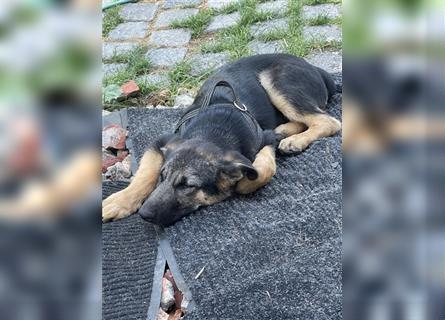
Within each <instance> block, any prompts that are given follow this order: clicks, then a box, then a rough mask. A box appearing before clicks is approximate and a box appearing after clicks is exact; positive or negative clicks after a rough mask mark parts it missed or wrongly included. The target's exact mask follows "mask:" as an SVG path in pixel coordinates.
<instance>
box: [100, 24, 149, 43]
mask: <svg viewBox="0 0 445 320" xmlns="http://www.w3.org/2000/svg"><path fill="white" fill-rule="evenodd" d="M148 26H149V25H148V23H147V22H126V23H121V24H119V25H118V26H117V27H116V28H114V29H113V30H111V31H110V33H109V34H108V38H109V39H111V40H130V39H142V38H145V37H146V36H147V35H148Z"/></svg>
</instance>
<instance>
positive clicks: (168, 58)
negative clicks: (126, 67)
mask: <svg viewBox="0 0 445 320" xmlns="http://www.w3.org/2000/svg"><path fill="white" fill-rule="evenodd" d="M186 53H187V48H159V49H153V50H150V51H149V52H147V54H146V58H147V59H149V60H150V61H151V63H152V64H153V65H154V66H156V67H172V66H174V65H175V64H176V63H178V62H181V61H182V60H183V59H184V57H185V55H186Z"/></svg>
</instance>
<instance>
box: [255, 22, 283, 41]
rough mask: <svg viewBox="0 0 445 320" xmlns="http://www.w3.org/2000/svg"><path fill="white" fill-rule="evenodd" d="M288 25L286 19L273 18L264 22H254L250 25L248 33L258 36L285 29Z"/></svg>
mask: <svg viewBox="0 0 445 320" xmlns="http://www.w3.org/2000/svg"><path fill="white" fill-rule="evenodd" d="M288 27H289V23H288V21H287V19H275V20H270V21H266V22H259V23H255V24H254V25H253V26H251V27H250V33H251V34H252V35H253V36H254V37H259V36H262V35H266V34H268V33H271V32H274V31H278V30H280V31H281V30H287V29H288Z"/></svg>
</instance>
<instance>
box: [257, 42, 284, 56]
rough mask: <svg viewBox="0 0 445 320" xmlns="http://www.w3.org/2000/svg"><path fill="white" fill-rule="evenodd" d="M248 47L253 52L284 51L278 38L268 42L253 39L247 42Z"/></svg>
mask: <svg viewBox="0 0 445 320" xmlns="http://www.w3.org/2000/svg"><path fill="white" fill-rule="evenodd" d="M249 49H250V51H252V53H253V54H268V53H280V52H283V51H284V50H283V43H282V41H279V40H278V41H269V42H263V41H258V40H254V41H252V42H251V43H249Z"/></svg>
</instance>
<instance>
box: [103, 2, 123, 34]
mask: <svg viewBox="0 0 445 320" xmlns="http://www.w3.org/2000/svg"><path fill="white" fill-rule="evenodd" d="M120 8H121V7H120V6H116V7H113V8H110V9H108V10H106V11H105V16H104V19H103V21H102V36H103V37H108V34H109V33H110V31H111V30H113V29H114V28H116V26H117V25H118V24H120V23H122V22H124V20H122V18H121V17H120V16H119V9H120Z"/></svg>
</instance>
